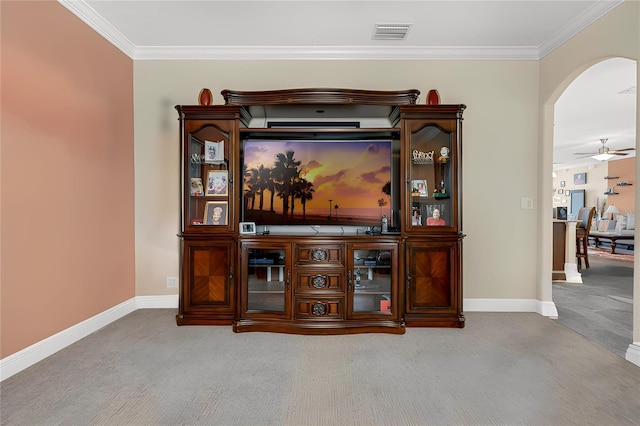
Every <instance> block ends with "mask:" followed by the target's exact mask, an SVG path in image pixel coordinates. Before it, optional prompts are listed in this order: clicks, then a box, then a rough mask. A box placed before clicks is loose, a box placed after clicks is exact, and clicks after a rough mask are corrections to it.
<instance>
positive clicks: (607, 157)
mask: <svg viewBox="0 0 640 426" xmlns="http://www.w3.org/2000/svg"><path fill="white" fill-rule="evenodd" d="M613 157H615V155H613V154H607V153H604V154H598V155H593V156H591V158H593V159H594V160H598V161H607V160H610V159H612V158H613Z"/></svg>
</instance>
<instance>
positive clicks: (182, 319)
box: [176, 315, 233, 325]
mask: <svg viewBox="0 0 640 426" xmlns="http://www.w3.org/2000/svg"><path fill="white" fill-rule="evenodd" d="M176 324H178V325H231V324H233V319H231V318H229V319H225V318H219V317H216V318H215V319H213V318H212V317H211V316H196V315H176Z"/></svg>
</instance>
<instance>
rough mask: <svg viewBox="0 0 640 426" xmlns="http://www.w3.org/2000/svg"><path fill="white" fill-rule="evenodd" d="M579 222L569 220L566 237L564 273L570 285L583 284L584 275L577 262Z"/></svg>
mask: <svg viewBox="0 0 640 426" xmlns="http://www.w3.org/2000/svg"><path fill="white" fill-rule="evenodd" d="M577 224H578V221H577V220H568V221H567V223H566V226H565V236H564V273H565V275H566V281H567V282H569V283H580V284H582V274H580V272H578V263H577V262H576V225H577Z"/></svg>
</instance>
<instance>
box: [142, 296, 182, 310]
mask: <svg viewBox="0 0 640 426" xmlns="http://www.w3.org/2000/svg"><path fill="white" fill-rule="evenodd" d="M136 306H137V307H138V309H174V308H175V309H178V295H177V294H167V295H165V296H138V297H136Z"/></svg>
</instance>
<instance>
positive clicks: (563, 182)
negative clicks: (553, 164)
mask: <svg viewBox="0 0 640 426" xmlns="http://www.w3.org/2000/svg"><path fill="white" fill-rule="evenodd" d="M564 185H565V181H563V180H561V181H560V188H564Z"/></svg>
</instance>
